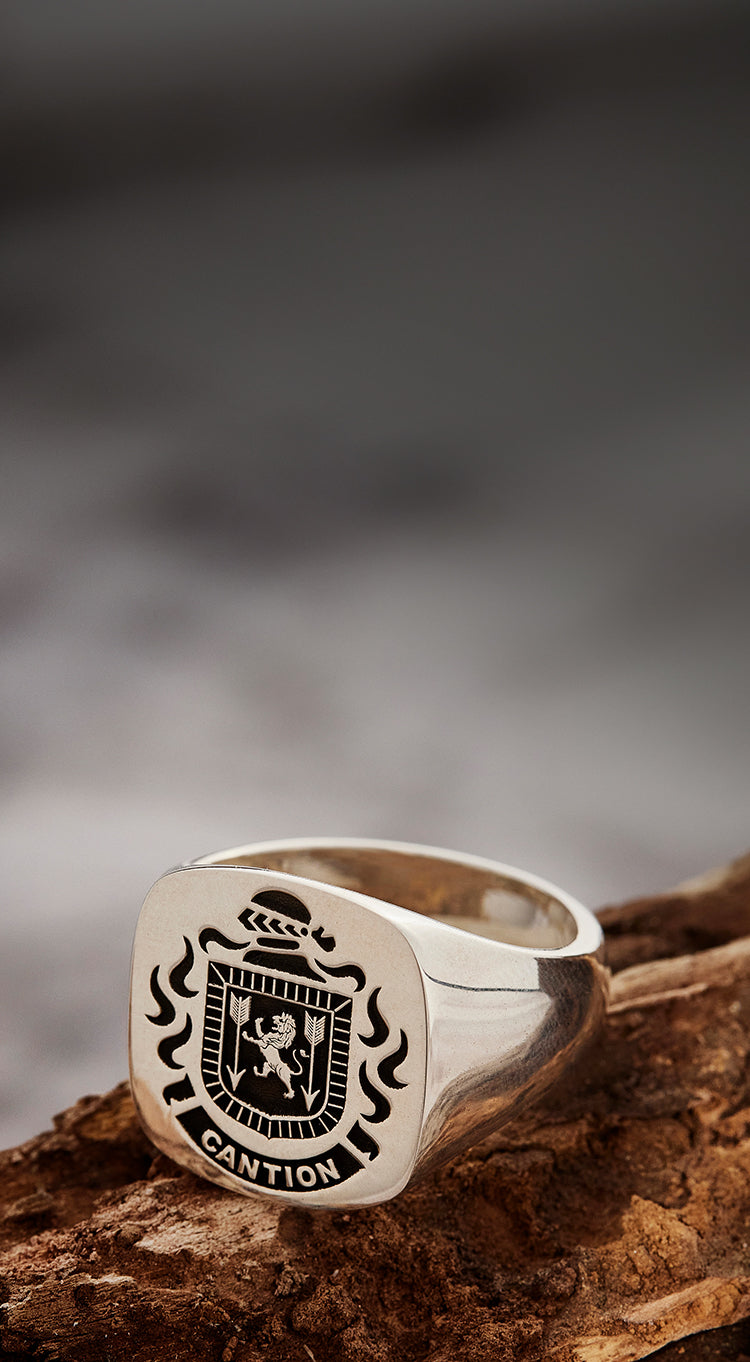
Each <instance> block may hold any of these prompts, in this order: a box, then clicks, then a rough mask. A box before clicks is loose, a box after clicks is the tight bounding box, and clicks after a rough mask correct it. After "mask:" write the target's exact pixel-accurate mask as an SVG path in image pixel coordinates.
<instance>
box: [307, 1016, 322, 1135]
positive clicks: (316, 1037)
mask: <svg viewBox="0 0 750 1362" xmlns="http://www.w3.org/2000/svg"><path fill="white" fill-rule="evenodd" d="M325 1030H326V1019H325V1017H314V1016H313V1015H312V1013H311V1012H306V1013H305V1038H306V1039H307V1040H308V1041H309V1042H310V1069H309V1072H308V1075H307V1087H306V1088H305V1087H304V1086H303V1088H302V1093H303V1095H304V1098H305V1104H306V1106H307V1110H308V1111H309V1110H310V1108H311V1106H312V1104H313V1102H314V1101H315V1098H316V1097H317V1095H318V1093H319V1092H320V1088H315V1089H314V1090H313V1085H312V1081H313V1065H314V1063H315V1046H316V1045H319V1044H320V1042H321V1041H322V1039H323V1037H324V1035H325Z"/></svg>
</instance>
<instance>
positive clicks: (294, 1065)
mask: <svg viewBox="0 0 750 1362" xmlns="http://www.w3.org/2000/svg"><path fill="white" fill-rule="evenodd" d="M367 903H368V901H367V900H365V899H363V898H361V896H359V895H357V894H351V895H350V894H349V893H348V892H347V891H346V890H341V889H336V888H332V887H330V886H328V885H322V884H318V883H316V882H314V881H310V880H301V879H299V878H297V877H296V876H289V875H283V874H278V873H276V872H271V871H263V870H254V869H245V868H233V867H225V866H211V867H194V868H193V867H191V868H188V869H185V870H178V871H173V872H172V873H170V874H168V875H165V876H164V877H163V878H162V879H161V880H159V881H158V882H157V883H156V884H155V885H154V887H153V889H152V890H151V892H150V893H149V895H148V897H147V899H146V902H145V903H144V905H143V909H142V910H141V915H140V918H139V921H138V929H137V932H136V939H135V945H134V948H133V968H132V977H131V997H130V1066H131V1085H132V1089H133V1096H134V1099H135V1102H136V1105H137V1107H138V1110H139V1113H140V1116H141V1120H142V1121H143V1124H144V1126H145V1128H146V1130H147V1131H148V1134H149V1135H150V1137H151V1139H152V1140H153V1141H154V1143H155V1144H156V1145H158V1147H159V1148H160V1149H162V1150H163V1151H164V1152H165V1153H166V1154H168V1155H169V1156H170V1157H171V1158H173V1159H175V1160H176V1162H178V1163H181V1164H184V1165H185V1166H186V1167H188V1168H190V1169H191V1170H192V1171H193V1172H195V1173H199V1174H201V1175H202V1176H203V1177H207V1178H211V1179H212V1180H213V1181H214V1182H218V1183H220V1184H221V1185H222V1186H223V1187H228V1188H231V1190H233V1191H236V1192H243V1193H253V1192H262V1193H264V1194H266V1195H269V1196H275V1197H279V1198H283V1199H284V1200H287V1201H293V1202H296V1203H298V1204H302V1205H307V1206H323V1205H327V1206H356V1205H367V1204H370V1203H373V1202H377V1201H384V1200H387V1199H388V1198H389V1197H391V1196H395V1195H396V1193H397V1192H399V1191H400V1190H401V1189H402V1188H403V1187H404V1186H405V1185H406V1183H407V1181H408V1179H409V1176H410V1174H411V1171H412V1168H413V1166H414V1161H415V1158H416V1152H417V1146H418V1143H419V1137H420V1132H421V1125H422V1112H423V1106H424V1095H425V1068H426V1011H425V1000H424V990H423V986H422V977H421V973H420V969H419V966H418V964H417V961H416V958H415V956H414V953H413V951H412V948H411V946H410V945H409V943H408V942H407V940H406V938H405V937H404V936H403V935H402V933H401V932H400V931H399V929H398V928H397V927H396V926H395V925H394V924H393V923H392V922H391V921H389V920H388V917H387V916H381V915H380V914H379V913H378V912H377V911H373V909H372V908H371V907H368V906H367Z"/></svg>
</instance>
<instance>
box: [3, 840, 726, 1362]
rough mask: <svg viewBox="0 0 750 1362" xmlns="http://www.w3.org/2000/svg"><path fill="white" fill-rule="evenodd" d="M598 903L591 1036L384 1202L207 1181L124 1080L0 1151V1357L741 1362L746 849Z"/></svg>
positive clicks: (64, 1360) (62, 1361)
mask: <svg viewBox="0 0 750 1362" xmlns="http://www.w3.org/2000/svg"><path fill="white" fill-rule="evenodd" d="M602 920H603V922H604V925H605V928H606V933H607V946H608V959H609V963H610V967H611V969H612V971H613V980H612V1000H611V1007H610V1010H609V1015H608V1018H607V1023H606V1027H605V1030H604V1032H603V1034H602V1035H601V1037H600V1038H599V1039H598V1041H597V1043H596V1045H595V1046H594V1047H593V1048H592V1049H591V1050H590V1052H589V1053H588V1054H587V1055H586V1056H585V1057H583V1058H582V1059H581V1060H580V1061H579V1062H578V1064H577V1067H576V1069H575V1071H574V1072H572V1073H569V1074H568V1076H567V1077H566V1080H565V1082H564V1083H563V1084H561V1085H560V1086H559V1087H558V1088H557V1089H556V1091H554V1092H553V1093H551V1094H550V1095H549V1096H548V1098H547V1099H546V1100H545V1103H544V1105H543V1106H540V1107H538V1108H537V1109H535V1110H534V1111H533V1112H529V1113H527V1114H526V1115H525V1116H524V1117H523V1118H522V1119H518V1120H517V1121H516V1122H515V1123H514V1124H513V1125H512V1126H507V1127H505V1128H504V1129H503V1130H502V1131H500V1132H499V1133H498V1134H496V1135H495V1136H493V1137H492V1138H491V1139H489V1140H486V1141H485V1142H484V1143H483V1144H481V1145H479V1146H477V1147H476V1148H474V1149H471V1150H469V1151H468V1152H467V1153H466V1154H464V1155H463V1156H462V1157H461V1158H459V1159H456V1160H455V1161H454V1162H453V1163H452V1164H450V1165H449V1166H447V1167H446V1168H444V1169H443V1170H441V1171H440V1172H439V1173H437V1174H435V1175H434V1176H432V1177H430V1178H429V1179H428V1180H426V1181H424V1182H422V1183H420V1184H418V1185H416V1186H414V1187H412V1188H410V1189H409V1190H408V1191H407V1192H406V1193H404V1194H403V1195H402V1196H400V1197H397V1198H396V1199H395V1200H394V1201H392V1202H389V1203H387V1204H385V1205H382V1206H377V1207H373V1208H369V1209H366V1210H360V1211H351V1212H348V1213H329V1212H323V1211H319V1212H311V1211H306V1210H298V1209H296V1208H288V1207H285V1206H283V1205H280V1204H279V1203H275V1202H272V1201H270V1200H266V1199H263V1198H262V1197H257V1198H244V1197H240V1196H236V1197H235V1196H233V1195H232V1194H230V1193H228V1192H225V1191H222V1190H220V1189H219V1188H217V1187H215V1186H213V1185H212V1184H210V1183H208V1182H205V1181H202V1180H200V1179H198V1178H195V1177H193V1176H192V1175H191V1174H189V1173H187V1172H183V1171H182V1170H181V1169H180V1168H178V1167H176V1166H175V1165H174V1164H172V1163H170V1161H169V1160H168V1159H166V1158H165V1157H164V1156H163V1155H160V1154H157V1153H156V1151H155V1150H154V1149H153V1148H152V1147H151V1146H150V1145H149V1143H148V1141H147V1140H146V1138H145V1136H144V1135H143V1134H142V1133H141V1131H140V1128H139V1126H138V1123H137V1120H136V1117H135V1113H134V1110H133V1105H132V1102H131V1099H130V1096H129V1093H128V1089H127V1086H126V1085H125V1084H121V1085H120V1086H119V1087H117V1088H115V1089H114V1090H113V1091H112V1092H110V1093H108V1094H106V1095H105V1096H103V1097H86V1098H83V1099H81V1101H79V1102H78V1103H77V1104H76V1105H75V1106H74V1107H72V1108H71V1109H70V1110H69V1111H66V1112H64V1113H63V1114H62V1115H61V1116H59V1117H58V1118H57V1119H56V1121H55V1129H54V1131H52V1132H51V1133H45V1134H42V1135H39V1136H38V1137H36V1138H35V1139H32V1140H30V1141H28V1142H27V1143H26V1144H23V1145H21V1146H20V1147H18V1148H17V1149H11V1150H8V1151H6V1152H5V1153H3V1154H2V1155H0V1165H1V1166H2V1191H1V1192H0V1357H2V1356H4V1357H10V1358H14V1359H21V1358H32V1357H33V1358H44V1359H49V1360H50V1362H68V1360H70V1362H103V1360H104V1359H106V1360H107V1362H120V1359H123V1360H124V1359H127V1362H161V1359H164V1360H165V1362H167V1359H168V1360H169V1362H182V1359H185V1362H187V1360H188V1359H190V1362H196V1359H198V1360H199V1362H200V1360H202V1359H212V1360H213V1359H215V1360H216V1362H258V1359H260V1358H261V1357H262V1358H264V1359H266V1360H267V1362H292V1359H294V1362H306V1360H307V1359H311V1362H354V1359H357V1362H401V1359H404V1360H406V1359H408V1360H409V1362H412V1359H429V1362H449V1360H450V1362H452V1359H455V1358H458V1359H464V1360H465V1362H511V1360H513V1362H537V1359H538V1360H539V1362H541V1360H542V1359H544V1362H547V1359H551V1360H552V1362H632V1359H636V1358H642V1357H647V1356H649V1355H651V1354H653V1353H655V1352H656V1351H658V1350H660V1349H665V1351H664V1353H663V1358H664V1359H670V1362H678V1359H679V1362H709V1359H714V1362H718V1359H732V1362H738V1359H741V1358H743V1357H744V1358H745V1362H748V1359H750V1327H749V1326H748V1317H750V1228H749V1216H750V1065H749V1063H748V1060H749V1058H750V1039H749V1036H750V857H748V858H746V859H744V860H743V861H738V862H736V863H735V864H734V865H732V866H730V867H728V868H726V869H724V870H721V871H717V872H714V873H713V874H711V875H709V876H706V877H704V878H703V879H702V880H699V881H695V882H693V883H691V884H687V885H684V886H682V887H681V888H679V889H678V890H676V891H674V892H673V893H671V894H664V895H657V896H655V897H652V898H647V899H640V900H638V901H636V902H634V903H630V904H626V905H624V906H622V907H616V908H608V909H606V910H605V911H604V912H603V913H602ZM707 1331H713V1332H707Z"/></svg>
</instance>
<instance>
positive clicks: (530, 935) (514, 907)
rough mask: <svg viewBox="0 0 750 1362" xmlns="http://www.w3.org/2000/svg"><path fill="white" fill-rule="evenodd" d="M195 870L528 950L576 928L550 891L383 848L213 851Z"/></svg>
mask: <svg viewBox="0 0 750 1362" xmlns="http://www.w3.org/2000/svg"><path fill="white" fill-rule="evenodd" d="M192 864H193V865H197V866H209V865H213V866H215V865H226V866H246V867H254V868H256V869H265V870H277V871H279V872H283V873H284V874H288V875H299V876H302V877H304V878H306V879H311V880H318V881H321V882H322V883H324V884H331V885H338V886H339V887H340V888H343V889H350V890H354V891H355V892H357V893H360V894H367V895H369V896H370V897H372V898H376V899H382V900H384V901H385V902H387V903H392V904H397V905H398V906H399V907H402V908H409V909H411V910H412V911H413V912H416V913H423V914H425V915H427V916H429V917H431V918H432V919H433V920H435V921H438V922H442V923H445V924H446V925H448V926H451V927H457V928H459V929H461V930H463V931H467V932H470V933H472V934H473V935H477V936H483V937H488V938H490V939H491V940H494V941H502V942H505V943H508V944H510V945H514V946H522V947H526V948H527V949H531V950H544V951H550V950H551V951H554V950H559V949H561V948H564V947H566V946H570V945H571V943H572V942H574V941H575V940H576V937H577V935H578V932H579V924H578V922H577V921H576V917H575V915H574V913H573V912H572V911H571V908H570V907H569V906H568V905H566V903H565V902H563V900H562V898H558V897H557V896H556V894H555V893H554V892H552V889H551V887H550V888H548V887H546V886H542V885H540V884H537V883H533V882H531V881H530V880H528V879H526V878H525V877H521V876H520V875H515V874H513V873H510V872H506V868H505V867H499V866H498V867H494V866H493V865H492V863H491V862H487V861H481V860H479V859H478V858H473V857H457V856H454V855H451V854H443V853H441V852H439V851H437V850H436V849H433V848H422V847H414V846H410V845H406V844H399V843H388V842H380V843H376V842H369V843H368V842H366V841H357V842H354V841H352V842H348V841H347V840H346V839H344V838H342V839H339V840H335V841H333V840H320V841H316V840H315V839H313V840H310V841H308V840H305V841H304V842H303V841H300V842H299V843H295V842H283V843H282V842H275V843H273V842H272V843H268V844H258V845H257V846H249V847H239V848H237V849H235V850H233V851H225V852H216V853H214V854H212V855H210V856H205V857H201V858H200V859H199V860H198V861H194V862H192Z"/></svg>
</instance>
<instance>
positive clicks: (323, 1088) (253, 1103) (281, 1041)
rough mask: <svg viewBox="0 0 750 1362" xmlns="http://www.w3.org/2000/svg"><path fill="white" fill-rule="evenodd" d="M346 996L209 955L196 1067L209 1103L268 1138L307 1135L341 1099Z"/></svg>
mask: <svg viewBox="0 0 750 1362" xmlns="http://www.w3.org/2000/svg"><path fill="white" fill-rule="evenodd" d="M351 1010H352V1000H351V998H350V997H347V996H346V995H345V994H342V993H338V992H333V991H332V990H330V989H328V988H326V987H324V986H322V987H315V986H314V985H310V984H308V983H306V982H303V981H301V980H293V979H285V978H282V977H281V976H280V975H278V974H272V973H270V972H268V971H266V970H259V969H255V968H251V969H247V968H244V967H243V966H241V965H229V964H225V963H223V962H221V961H217V960H211V961H210V962H209V966H208V983H207V988H206V1005H205V1014H204V1023H203V1047H202V1057H201V1071H202V1076H203V1081H204V1083H205V1086H206V1091H207V1092H208V1094H209V1096H210V1097H211V1099H212V1101H214V1102H215V1103H216V1105H217V1106H218V1107H220V1108H221V1110H222V1111H225V1112H226V1113H227V1115H228V1116H231V1117H232V1118H233V1119H234V1120H236V1121H240V1122H241V1123H242V1124H243V1125H247V1126H248V1127H249V1128H250V1129H251V1130H257V1131H259V1133H260V1134H262V1135H266V1136H268V1137H269V1138H273V1137H277V1136H278V1137H281V1138H284V1139H309V1138H310V1137H311V1136H313V1135H320V1134H324V1133H325V1132H326V1131H328V1130H331V1129H332V1128H333V1126H334V1125H335V1124H336V1122H337V1121H338V1119H339V1117H340V1115H341V1112H342V1111H343V1109H344V1104H345V1101H346V1087H347V1069H348V1057H349V1042H350V1035H351Z"/></svg>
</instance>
